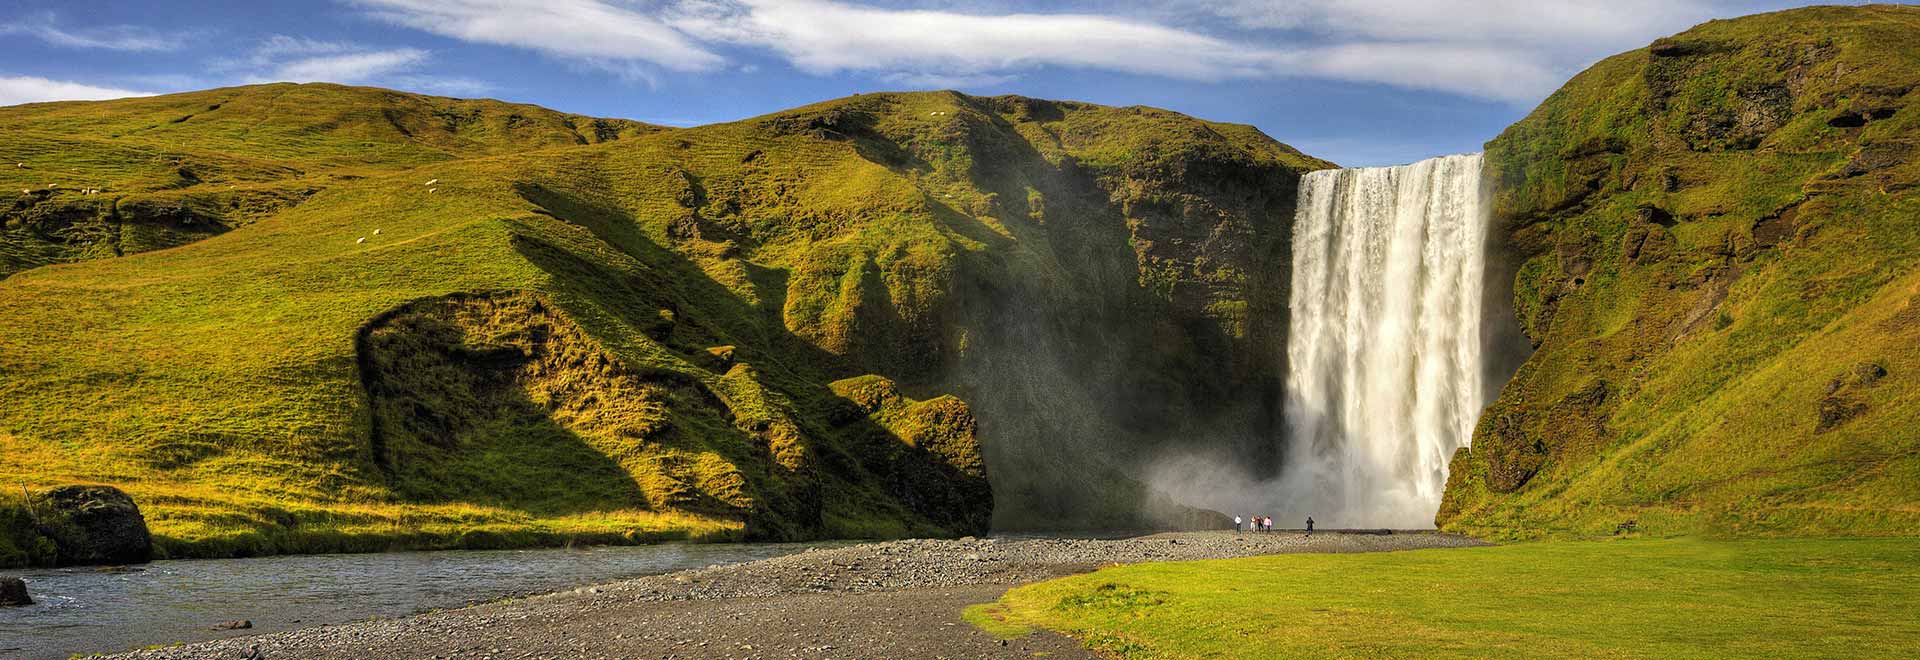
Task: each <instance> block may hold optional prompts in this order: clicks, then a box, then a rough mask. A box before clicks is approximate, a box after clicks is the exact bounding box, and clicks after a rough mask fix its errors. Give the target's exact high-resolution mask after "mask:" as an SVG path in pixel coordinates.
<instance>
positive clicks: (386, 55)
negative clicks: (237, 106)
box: [213, 35, 494, 96]
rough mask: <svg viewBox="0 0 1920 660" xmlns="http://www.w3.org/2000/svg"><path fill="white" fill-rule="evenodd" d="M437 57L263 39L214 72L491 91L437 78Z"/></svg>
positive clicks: (468, 81) (416, 51) (250, 78)
mask: <svg viewBox="0 0 1920 660" xmlns="http://www.w3.org/2000/svg"><path fill="white" fill-rule="evenodd" d="M432 59H433V53H431V52H429V51H427V50H424V49H420V48H378V47H373V46H368V45H365V44H359V43H353V42H346V41H322V40H316V39H307V38H302V37H291V36H286V35H273V36H271V37H268V38H266V39H264V40H262V41H261V42H260V43H259V44H257V45H256V46H254V48H253V49H252V50H251V51H249V52H247V53H246V54H245V55H242V56H240V57H236V58H227V59H222V60H216V61H215V62H214V63H213V67H214V68H215V69H216V70H220V71H224V72H228V73H229V74H238V75H240V76H241V77H243V78H244V79H245V80H246V81H247V82H333V83H345V84H381V85H387V86H391V87H398V88H403V89H410V90H414V91H422V92H431V93H436V94H453V95H461V96H477V95H481V94H486V93H488V92H491V91H493V89H494V87H493V85H491V84H488V83H486V82H484V81H480V80H475V79H472V78H464V77H458V76H445V75H434V74H432V72H430V71H429V70H428V67H427V65H428V63H429V62H430V61H431V60H432Z"/></svg>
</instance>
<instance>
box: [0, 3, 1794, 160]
mask: <svg viewBox="0 0 1920 660" xmlns="http://www.w3.org/2000/svg"><path fill="white" fill-rule="evenodd" d="M1801 4H1806V3H1797V2H1776V1H1771V0H1754V1H1744V2H1741V1H1729V0H1604V1H1596V0H1375V1H1372V2H1366V1H1359V0H1213V1H1205V0H1139V1H1137V2H1125V3H1122V2H1039V3H1035V2H1026V3H1015V2H997V1H988V2H970V3H960V2H945V1H935V0H927V1H908V2H888V1H884V0H864V1H863V0H652V1H647V0H470V1H464V2H452V1H442V0H315V1H301V2H270V3H269V2H261V3H253V2H167V3H161V4H158V5H156V4H154V3H148V2H124V3H114V2H86V1H71V0H69V1H65V2H42V1H39V0H26V1H21V0H7V2H5V3H0V5H3V6H0V105H10V104H15V103H27V102H33V101H46V100H67V99H90V98H113V97H118V96H127V95H133V94H149V93H166V92H176V91H187V90H193V89H204V88H209V87H219V86H226V85H236V84H246V83H254V82H266V81H278V80H291V81H298V82H310V81H331V82H342V83H352V84H365V85H378V86H383V87H393V88H398V89H405V90H410V91H418V92H425V93H433V94H444V95H448V96H469V97H472V96H484V97H492V98H500V99H507V100H512V101H521V102H527V103H535V104H539V105H544V106H548V107H551V108H555V109H559V110H564V111H568V112H577V113H583V114H590V115H599V116H613V117H627V118H631V119H638V120H642V121H649V122H655V123H662V124H672V125H692V124H701V123H709V122H716V121H727V120H732V119H739V118H742V117H750V116H753V115H758V114H763V113H766V112H771V111H774V110H779V109H782V108H787V107H792V106H795V105H801V104H804V103H810V102H813V101H818V100H822V99H828V98H835V97H840V96H846V95H848V94H853V93H855V92H868V91H878V90H893V89H944V88H954V89H960V90H963V91H966V92H969V93H975V94H1024V95H1028V96H1036V97H1044V98H1056V99H1074V100H1081V101H1092V102H1096V103H1105V104H1112V105H1132V104H1143V105H1152V106H1158V107H1163V108H1169V109H1172V110H1178V111H1181V112H1185V113H1189V114H1192V115H1196V116H1199V117H1204V118H1207V119H1213V120H1219V121H1232V122H1243V123H1249V124H1253V125H1256V126H1259V127H1260V128H1261V129H1262V130H1264V131H1265V132H1266V133H1267V134H1268V135H1272V136H1273V137H1275V138H1277V139H1279V140H1281V141H1283V142H1287V143H1289V144H1292V145H1294V146H1296V147H1298V148H1300V149H1302V150H1304V151H1306V152H1308V153H1311V154H1313V155H1316V156H1320V157H1323V158H1327V159H1330V160H1333V161H1335V162H1338V163H1341V164H1343V165H1385V164H1394V163H1403V162H1408V161H1412V160H1417V159H1421V158H1426V157H1429V156H1436V155H1441V154H1447V153H1459V152H1467V151H1475V150H1478V149H1479V145H1480V144H1481V143H1483V142H1485V141H1486V140H1487V139H1488V138H1491V137H1492V136H1493V135H1494V134H1496V133H1498V132H1499V130H1500V129H1501V128H1502V127H1504V126H1506V125H1507V124H1509V123H1512V122H1513V121H1514V120H1516V119H1518V118H1520V117H1521V116H1523V115H1524V114H1526V112H1527V110H1529V109H1530V108H1531V107H1532V106H1533V105H1534V104H1535V103H1537V102H1538V101H1539V100H1540V99H1541V98H1544V97H1545V96H1546V95H1547V94H1548V93H1550V92H1551V91H1553V89H1554V88H1555V87H1557V86H1558V85H1559V83H1560V82H1561V81H1563V80H1565V79H1566V78H1567V77H1568V76H1570V75H1572V74H1573V73H1575V72H1578V71H1579V70H1580V69H1581V68H1583V67H1585V66H1586V65H1588V64H1591V63H1592V62H1594V61H1596V60H1598V59H1599V58H1601V57H1604V56H1606V55H1609V54H1612V53H1614V52H1618V51H1622V50H1628V49H1632V48H1637V47H1639V46H1642V45H1645V44H1646V43H1647V42H1648V41H1651V40H1652V39H1653V38H1655V37H1658V36H1662V35H1665V34H1670V33H1673V32H1678V31H1680V30H1684V29H1686V28H1687V27H1688V26H1691V25H1693V24H1696V23H1698V22H1700V21H1703V20H1707V19H1711V18H1716V17H1730V16H1738V15H1742V14H1749V13H1755V12H1760V11H1770V10H1774V9H1781V8H1786V7H1792V6H1799V5H1801ZM162 5H163V6H164V7H165V9H164V10H162V11H156V10H155V7H157V6H162Z"/></svg>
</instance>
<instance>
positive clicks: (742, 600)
mask: <svg viewBox="0 0 1920 660" xmlns="http://www.w3.org/2000/svg"><path fill="white" fill-rule="evenodd" d="M1470 545H1480V543H1478V542H1476V541H1473V540H1471V539H1466V538H1462V537H1457V536H1449V535H1444V534H1435V533H1402V534H1391V535H1374V534H1358V533H1339V532H1320V533H1315V534H1314V535H1313V536H1312V537H1311V538H1308V537H1306V536H1304V535H1302V534H1299V533H1297V532H1275V533H1271V534H1235V533H1232V532H1183V533H1169V534H1154V535H1149V536H1141V537H1134V538H1126V539H1069V538H1017V537H1016V538H986V539H972V538H967V539H959V540H906V541H891V542H885V543H869V544H863V545H857V546H850V547H843V548H835V549H827V550H809V551H807V552H803V553H800V554H796V555H789V556H785V557H778V558H774V559H767V560H762V561H756V562H749V563H744V564H733V565H728V566H713V567H708V568H705V569H700V570H693V571H682V572H678V573H668V574H665V575H657V576H651V577H645V578H639V579H634V580H627V581H624V582H616V583H612V584H605V585H600V586H595V587H587V588H582V589H575V590H571V591H564V592H560V593H554V594H546V595H541V596H535V597H531V598H524V599H515V600H509V601H502V602H497V603H490V604H487V605H481V606H478V607H471V608H465V609H460V610H451V611H445V612H434V613H429V614H422V615H418V616H412V617H405V618H400V619H389V620H379V621H367V622H361V623H354V624H349V625H344V626H328V627H319V628H309V629H305V630H296V631H291V632H284V633H276V634H270V635H261V636H257V637H241V638H234V639H227V640H220V641H215V642H207V643H203V644H194V645H189V646H181V647H174V648H167V649H159V650H153V651H143V652H138V653H132V654H127V655H124V656H118V657H125V658H147V659H175V658H249V657H252V658H375V657H379V658H562V657H564V658H900V657H913V658H981V657H1033V656H1034V655H1035V654H1036V653H1045V654H1047V655H1048V657H1053V658H1060V657H1086V653H1085V652H1084V651H1082V650H1081V649H1080V647H1079V646H1078V645H1077V644H1075V643H1074V642H1073V641H1072V640H1069V639H1066V638H1064V637H1060V636H1058V635H1052V634H1046V633H1041V634H1035V635H1030V636H1028V637H1026V638H1022V639H1019V640H1014V641H1012V642H1010V643H1007V644H1005V645H1003V644H1002V643H1000V642H999V641H997V640H994V639H993V638H991V637H990V636H988V635H986V634H984V633H981V632H979V631H977V630H974V629H973V628H972V627H971V626H969V625H967V624H966V623H964V622H961V621H960V618H959V615H960V610H961V609H963V608H965V607H966V606H967V605H970V604H974V603H982V602H987V601H990V600H993V599H995V598H997V597H999V595H1000V594H1001V593H1002V592H1004V591H1005V590H1006V589H1007V588H1009V587H1011V586H1013V585H1017V584H1024V583H1027V582H1033V581H1037V580H1044V579H1048V578H1053V577H1058V576H1061V575H1068V574H1072V573H1078V572H1083V571H1088V570H1093V569H1095V568H1098V567H1100V566H1102V565H1108V564H1124V563H1136V562H1146V561H1187V560H1197V559H1225V558H1232V557H1246V556H1252V555H1265V554H1281V553H1290V552H1378V551H1387V550H1414V549H1421V548H1438V547H1460V546H1470Z"/></svg>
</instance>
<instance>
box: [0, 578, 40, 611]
mask: <svg viewBox="0 0 1920 660" xmlns="http://www.w3.org/2000/svg"><path fill="white" fill-rule="evenodd" d="M32 604H33V598H31V597H29V596H28V595H27V583H26V581H25V580H21V579H20V578H17V577H6V578H0V607H17V606H20V605H32Z"/></svg>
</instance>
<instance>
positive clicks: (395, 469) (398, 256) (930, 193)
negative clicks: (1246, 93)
mask: <svg viewBox="0 0 1920 660" xmlns="http://www.w3.org/2000/svg"><path fill="white" fill-rule="evenodd" d="M284 96H297V97H300V98H303V99H305V100H304V101H303V102H304V103H306V104H307V105H309V106H317V107H325V108H332V109H334V110H337V112H336V113H335V114H334V115H330V116H333V117H334V118H335V119H336V120H337V121H328V122H324V123H325V124H326V125H325V126H318V127H316V126H308V125H305V124H297V123H289V122H291V119H290V118H289V117H288V116H286V115H285V114H284V113H281V112H280V111H279V110H276V108H278V107H280V106H279V105H277V102H276V101H274V99H282V97H284ZM209 99H213V100H211V101H210V100H209ZM220 99H229V100H225V101H222V100H220ZM282 100H284V99H282ZM214 105H218V106H219V107H218V108H211V106H214ZM189 107H193V108H205V110H204V111H198V112H191V113H186V114H181V112H182V111H181V108H189ZM463 108H466V109H469V110H471V112H468V113H467V114H461V112H462V109H463ZM243 111H244V112H243ZM209 113H211V114H209ZM256 116H257V117H256ZM249 117H255V118H264V119H261V120H260V122H259V123H258V126H260V127H266V128H273V127H278V128H274V129H273V130H266V129H262V130H263V131H264V132H256V133H254V134H247V133H246V132H245V131H242V130H241V128H244V127H246V126H249V125H251V124H248V123H247V121H246V120H247V119H248V118H249ZM515 117H518V119H517V120H516V119H514V118H515ZM156 118H160V119H166V121H158V120H156ZM168 118H173V119H180V121H172V120H171V119H168ZM422 118H425V119H422ZM362 119H367V120H368V121H360V120H362ZM371 119H379V120H380V121H371ZM416 119H420V120H422V121H426V123H425V124H419V122H417V121H415V120H416ZM269 120H271V121H269ZM495 120H498V121H495ZM0 122H10V124H9V125H18V126H21V127H25V128H26V129H27V130H32V131H39V132H40V133H43V134H44V133H49V132H59V133H61V134H63V135H83V136H91V137H87V138H86V140H85V142H86V143H85V144H84V145H78V146H76V147H75V148H74V149H72V150H70V151H67V152H63V153H65V154H67V161H68V163H69V164H68V165H63V167H65V166H69V165H72V164H74V163H81V162H85V163H92V164H93V165H92V166H94V167H96V169H98V170H99V172H97V173H96V174H99V176H100V177H107V178H112V177H120V178H118V179H113V180H114V181H124V182H123V183H114V184H112V185H109V186H105V187H107V188H110V189H113V190H115V191H120V192H124V191H125V190H127V189H130V188H132V187H134V186H135V183H138V182H142V181H144V182H147V183H139V184H138V185H141V186H147V188H143V190H153V191H158V192H153V193H152V194H155V195H159V194H167V195H176V194H177V195H182V196H193V195H213V197H208V198H207V199H208V200H211V201H208V203H209V204H211V205H212V206H211V207H210V208H228V209H231V208H254V209H255V211H254V212H253V213H254V214H253V215H250V216H249V219H248V220H247V221H245V222H231V223H230V222H226V221H225V220H222V221H221V222H222V224H221V226H220V227H218V228H217V229H215V230H210V231H205V232H198V233H193V234H192V235H188V234H187V233H180V234H179V235H178V236H177V238H179V240H177V241H171V242H169V243H168V244H169V245H177V246H178V247H175V248H174V249H169V250H158V251H150V252H143V253H136V252H137V251H135V250H119V251H113V250H108V251H106V252H103V253H100V254H95V253H94V252H93V251H97V248H96V247H88V246H94V245H95V244H92V243H85V242H64V243H63V242H60V241H52V242H48V241H47V240H43V239H45V238H46V237H45V236H41V235H40V234H35V233H33V232H34V231H35V229H34V228H35V227H39V226H41V224H36V223H24V224H21V223H16V225H18V226H14V227H13V229H15V230H20V232H23V233H15V234H9V236H10V237H11V238H9V240H13V242H12V243H9V245H14V246H39V247H46V246H54V247H55V248H58V249H59V250H68V249H73V250H80V251H81V252H85V254H78V253H62V255H64V256H59V255H56V256H57V257H58V258H51V257H50V258H49V259H45V260H41V261H33V262H19V264H17V265H22V266H31V265H34V264H37V263H44V262H45V261H75V260H78V263H66V264H61V265H55V266H51V267H41V268H30V269H27V270H22V271H20V272H17V273H14V274H13V275H12V276H11V277H8V278H7V279H5V280H3V281H0V393H4V395H5V396H6V398H7V400H8V401H9V402H10V405H9V406H6V407H4V408H0V451H4V452H5V453H6V455H8V456H9V457H10V460H9V461H7V462H5V463H4V464H0V479H8V480H11V481H24V482H27V483H28V484H29V485H32V486H40V485H52V484H54V483H60V482H66V481H92V482H109V483H117V484H122V485H124V486H125V487H126V489H127V490H128V491H129V492H131V493H132V494H133V495H134V496H135V497H136V498H138V499H139V500H140V501H141V504H142V508H143V510H145V511H146V514H147V516H148V519H149V521H150V522H151V523H152V526H153V530H154V534H155V537H156V541H157V543H158V544H159V547H160V549H161V550H162V551H163V552H171V553H174V554H182V553H185V554H235V553H262V552H285V551H302V550H307V551H311V550H338V549H354V548H359V547H365V546H371V545H382V544H384V545H391V544H392V543H394V542H402V543H405V544H412V545H419V546H440V545H465V546H474V547H484V546H489V545H498V544H501V543H516V542H528V541H541V540H546V541H554V540H557V539H560V538H578V539H585V540H618V539H622V538H625V539H650V538H668V537H672V536H675V535H696V536H710V537H712V536H719V537H729V536H743V535H744V536H750V537H757V538H809V537H820V536H897V535H908V534H912V535H937V534H964V533H975V532H978V531H981V530H983V529H985V528H986V526H987V525H988V523H989V516H990V515H994V516H998V517H999V519H998V521H997V522H998V523H999V524H1001V525H1003V526H1034V527H1064V526H1075V525H1102V526H1122V525H1135V524H1142V523H1144V522H1151V521H1168V520H1176V519H1177V518H1179V517H1180V516H1184V515H1189V514H1190V513H1191V512H1188V511H1185V510H1183V509H1181V508H1179V507H1176V506H1173V505H1171V504H1169V503H1167V502H1164V501H1162V500H1160V499H1158V498H1156V497H1154V496H1153V495H1152V494H1151V493H1150V492H1148V491H1147V489H1146V488H1145V487H1143V486H1141V485H1140V484H1139V483H1137V482H1135V481H1134V480H1132V479H1131V478H1130V477H1129V476H1128V475H1129V474H1130V473H1133V472H1134V471H1135V470H1137V469H1138V468H1139V467H1140V465H1141V464H1142V463H1144V462H1146V461H1148V460H1151V459H1152V458H1153V455H1152V451H1153V450H1169V451H1171V450H1192V449H1195V448H1211V449H1214V450H1218V451H1221V452H1228V453H1233V454H1237V455H1257V454H1258V453H1259V452H1265V451H1270V449H1267V447H1270V446H1271V444H1272V443H1271V439H1272V438H1273V437H1276V436H1277V434H1278V433H1279V420H1278V413H1277V411H1276V410H1275V406H1277V404H1278V401H1279V398H1280V397H1278V396H1277V392H1278V388H1279V387H1280V378H1281V376H1280V374H1281V373H1283V371H1282V369H1283V365H1280V364H1278V363H1277V361H1278V360H1277V356H1279V355H1281V354H1283V352H1284V351H1283V348H1284V347H1283V341H1284V339H1283V335H1284V327H1285V309H1286V300H1285V295H1286V291H1287V287H1286V284H1285V282H1284V281H1276V280H1275V278H1284V276H1285V275H1284V274H1285V273H1286V272H1287V268H1286V258H1287V249H1288V245H1287V242H1286V238H1285V235H1286V233H1285V232H1286V229H1287V226H1288V224H1289V223H1290V221H1291V218H1292V203H1293V186H1294V183H1295V180H1296V179H1297V177H1298V175H1299V173H1300V172H1303V171H1306V170H1308V169H1314V168H1320V167H1327V166H1329V165H1328V164H1326V163H1324V162H1322V161H1318V160H1315V159H1313V158H1310V157H1307V156H1304V155H1301V154H1300V153H1298V152H1297V151H1294V150H1293V149H1291V148H1288V147H1286V146H1285V145H1281V144H1279V143H1277V142H1274V141H1273V140H1271V139H1270V138H1268V137H1266V136H1265V135H1262V134H1260V133H1259V132H1258V131H1256V130H1254V129H1252V128H1250V127H1245V126H1234V125H1225V124H1215V123H1210V122H1204V121H1200V120H1196V119H1193V118H1190V117H1185V116H1181V115H1178V114H1175V113H1170V112H1165V111H1161V110H1155V109H1150V108H1109V107H1101V106H1093V105H1085V104H1076V103H1065V102H1052V101H1041V100H1035V99H1026V98H1017V97H1002V98H980V97H970V96H965V95H961V94H955V93H950V92H930V93H914V94H870V95H861V96H856V97H851V98H847V99H841V100H837V101H830V102H826V103H821V104H816V105H813V106H808V107H804V108H798V109H795V110H792V111H787V112H781V113H776V114H773V115H768V116H765V117H757V118H753V119H748V120H744V121H740V122H734V123H728V124H719V125H713V126H704V127H698V128H690V129H657V128H655V127H647V126H644V125H637V124H626V123H620V122H615V121H612V120H592V119H588V118H578V117H572V116H568V115H561V114H559V113H551V112H549V111H544V110H539V109H531V108H527V107H524V106H510V105H507V104H494V103H492V102H467V101H457V100H453V99H427V98H424V97H412V96H410V95H400V94H397V93H391V92H386V91H384V90H366V89H360V88H341V87H337V86H327V85H305V86H290V85H287V86H270V87H267V88H246V89H238V90H211V91H208V92H198V93H194V94H190V95H181V96H177V97H158V98H155V99H137V100H129V101H114V102H104V103H95V104H57V105H51V106H23V107H19V108H9V109H4V110H0ZM283 124H284V125H283ZM416 124H419V125H416ZM600 126H607V127H610V128H608V129H607V130H604V131H603V130H600V129H598V128H595V127H600ZM583 127H586V128H583ZM623 127H624V128H623ZM281 129H284V130H281ZM589 129H591V130H589ZM143 131H156V132H167V135H168V136H169V139H170V140H174V141H180V142H188V143H191V144H192V145H194V150H193V151H192V152H191V153H187V152H185V151H182V152H181V153H180V154H175V155H176V156H178V157H181V158H185V159H186V160H187V161H190V162H191V163H238V164H246V167H241V166H240V165H233V166H231V167H227V166H222V167H211V166H206V167H201V166H191V167H189V166H187V165H179V166H174V165H169V166H168V167H169V168H171V169H167V168H162V169H164V170H166V171H161V170H153V168H152V167H149V165H151V164H152V163H153V162H158V161H155V160H153V159H151V158H148V157H147V156H150V155H151V154H148V153H147V151H139V150H136V151H138V153H134V154H133V155H131V156H129V155H128V153H132V152H125V153H123V151H120V150H116V149H122V148H123V147H127V145H135V146H140V145H145V146H140V149H148V148H150V147H153V146H154V145H151V144H147V143H146V142H139V141H138V140H130V139H128V138H127V137H126V136H129V135H137V134H142V132H143ZM234 131H241V132H239V133H235V132H234ZM582 131H585V132H582ZM10 135H11V134H10ZM616 137H617V138H620V139H618V140H613V138H616ZM188 138H192V139H188ZM122 142H126V144H122ZM163 142H164V140H163ZM127 148H131V147H127ZM168 153H169V154H172V152H168ZM123 156H124V158H123ZM46 160H47V159H41V160H40V161H37V162H44V161H46ZM163 160H164V159H163ZM263 163H272V164H276V165H275V166H279V167H285V168H289V171H287V172H280V171H279V170H273V171H271V172H269V171H268V170H266V169H261V168H263V167H265V165H262V164H263ZM34 167H38V166H37V165H34V164H33V163H29V167H28V168H16V169H24V170H25V171H33V168H34ZM182 168H185V170H182ZM149 170H152V171H149ZM187 170H190V171H191V172H193V173H194V177H195V182H194V183H191V184H190V185H185V186H176V187H173V188H169V187H167V185H170V184H166V185H163V184H165V182H164V181H160V179H166V177H168V176H172V177H174V178H180V177H182V176H184V175H183V174H181V172H182V171H187ZM14 174H15V175H18V176H25V175H24V174H20V173H18V172H15V173H14ZM255 174H259V175H260V176H267V175H269V174H270V175H272V176H270V177H267V178H266V179H261V180H259V181H255V180H254V179H253V178H249V177H254V176H255ZM153 177H160V179H153ZM16 178H17V177H16ZM96 178H98V177H96ZM149 179H152V181H149ZM76 180H78V179H76ZM167 180H169V181H170V180H171V179H167ZM156 182H158V183H156ZM288 182H293V183H288ZM315 182H317V183H315ZM176 183H177V182H176ZM310 183H312V184H313V187H312V190H310V191H306V192H302V193H301V194H300V195H298V196H297V199H296V198H289V199H288V200H287V203H286V204H278V205H275V204H262V205H259V206H257V207H248V206H246V205H245V204H241V205H240V206H238V207H236V206H234V204H233V203H230V202H227V201H221V200H225V199H227V198H225V197H219V195H226V194H238V193H226V192H222V191H228V190H235V191H239V190H249V189H253V190H280V189H281V187H282V186H283V184H285V185H301V186H305V185H309V184H310ZM148 184H152V185H148ZM303 190H304V189H303ZM141 194H145V193H141ZM262 194H265V193H262ZM137 196H138V195H136V194H134V193H131V192H126V193H125V194H124V195H120V196H106V197H105V200H103V196H102V195H99V194H82V193H78V192H74V191H69V190H66V186H62V187H60V188H58V189H52V190H46V189H42V190H35V191H29V192H26V193H23V197H21V198H18V199H17V200H16V202H15V206H14V208H15V209H16V210H21V209H25V210H23V211H22V212H23V213H27V214H30V215H31V214H44V212H45V209H46V208H51V207H49V206H47V205H49V204H56V203H57V204H60V205H66V206H72V205H85V204H95V203H96V202H98V203H100V204H104V205H105V208H107V209H109V211H107V212H106V213H109V214H110V213H111V209H112V208H114V206H113V205H114V204H117V205H118V208H119V209H120V211H121V212H122V213H124V212H125V211H126V210H127V208H128V207H129V205H130V204H134V203H138V200H135V199H133V198H134V197H137ZM182 199H186V197H182ZM194 199H199V198H198V197H195V198H194ZM106 200H110V201H106ZM296 202H297V203H296ZM195 203H196V204H197V203H198V202H195ZM66 206H63V207H62V208H66ZM189 206H191V205H189ZM89 208H92V207H89ZM34 209H41V210H34ZM92 213H93V215H92V216H88V217H90V218H98V217H101V216H100V213H102V212H101V211H98V210H95V211H93V212H92ZM10 217H12V216H10ZM21 217H26V216H21ZM33 217H40V216H38V215H35V216H33ZM223 217H226V216H223ZM42 224H43V223H42ZM29 225H30V226H29ZM124 234H125V229H124V227H122V228H121V230H120V235H124ZM14 239H19V240H14ZM35 241H38V242H35ZM76 246H79V247H76ZM35 249H38V248H35ZM116 254H119V255H124V256H120V257H118V258H104V257H113V256H114V255H116ZM87 257H103V258H95V259H90V260H89V259H87ZM1169 438H1172V439H1171V440H1169ZM989 477H990V478H991V483H992V487H991V492H990V491H989V488H988V485H987V484H988V479H989ZM395 539H399V541H395Z"/></svg>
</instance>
